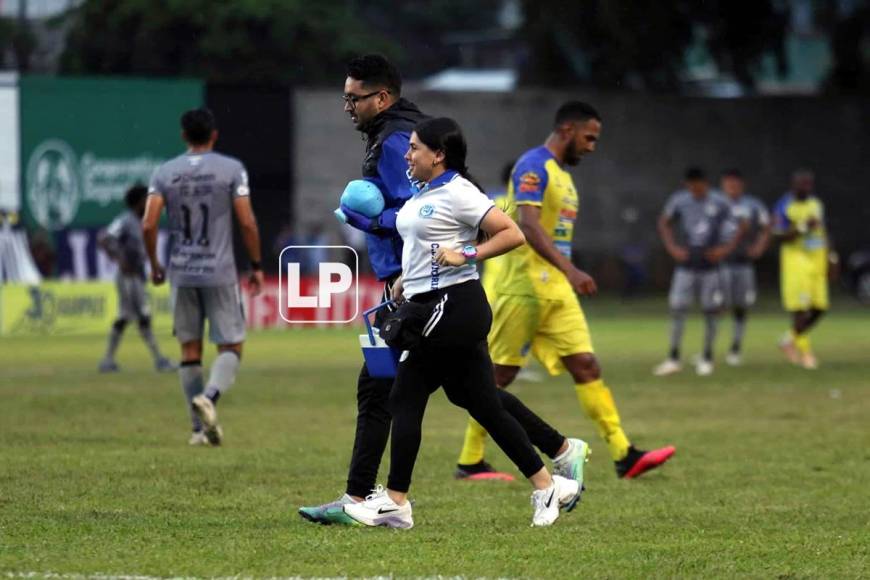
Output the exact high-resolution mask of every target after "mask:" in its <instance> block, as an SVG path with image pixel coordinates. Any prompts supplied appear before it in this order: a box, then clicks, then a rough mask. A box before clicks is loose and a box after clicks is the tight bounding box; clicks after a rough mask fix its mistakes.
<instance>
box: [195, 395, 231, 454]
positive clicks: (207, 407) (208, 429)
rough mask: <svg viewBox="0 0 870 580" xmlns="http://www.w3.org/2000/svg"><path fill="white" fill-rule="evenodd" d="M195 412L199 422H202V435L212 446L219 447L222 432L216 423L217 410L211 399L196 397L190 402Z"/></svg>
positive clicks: (222, 435)
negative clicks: (203, 434)
mask: <svg viewBox="0 0 870 580" xmlns="http://www.w3.org/2000/svg"><path fill="white" fill-rule="evenodd" d="M190 403H191V405H193V410H194V411H196V414H197V416H198V417H199V420H200V421H202V426H203V430H202V431H203V433H205V436H206V438H207V439H208V442H209V443H211V444H212V445H220V444H221V440H223V437H224V432H223V430H222V429H221V426H220V425H218V422H217V409H216V408H215V406H214V403H212V401H211V399H209V398H208V397H206V396H205V395H197V396H195V397H194V398H193V400H192V401H191V402H190Z"/></svg>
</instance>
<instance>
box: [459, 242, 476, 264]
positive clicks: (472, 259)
mask: <svg viewBox="0 0 870 580" xmlns="http://www.w3.org/2000/svg"><path fill="white" fill-rule="evenodd" d="M460 253H461V254H462V255H463V256H465V263H466V264H471V265H472V266H473V265H474V264H476V263H477V248H475V247H474V246H472V245H471V244H468V245H466V246H465V247H464V248H462V251H461V252H460Z"/></svg>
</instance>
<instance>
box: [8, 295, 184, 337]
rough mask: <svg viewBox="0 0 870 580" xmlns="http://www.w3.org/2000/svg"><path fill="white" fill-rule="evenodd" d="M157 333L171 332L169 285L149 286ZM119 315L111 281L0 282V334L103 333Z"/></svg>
mask: <svg viewBox="0 0 870 580" xmlns="http://www.w3.org/2000/svg"><path fill="white" fill-rule="evenodd" d="M148 296H149V304H150V306H151V321H152V326H153V328H154V330H155V332H158V333H160V332H166V333H168V332H171V330H172V309H171V301H170V290H169V285H168V284H164V285H162V286H151V285H149V286H148ZM117 315H118V292H117V291H116V289H115V285H114V284H113V283H111V282H44V283H42V284H37V285H33V286H28V285H24V284H3V285H0V336H22V335H27V336H33V335H76V334H102V333H105V332H108V329H109V327H110V326H111V325H112V322H113V321H114V320H115V318H116V317H117Z"/></svg>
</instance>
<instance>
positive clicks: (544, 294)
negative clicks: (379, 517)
mask: <svg viewBox="0 0 870 580" xmlns="http://www.w3.org/2000/svg"><path fill="white" fill-rule="evenodd" d="M600 133H601V116H600V115H599V114H598V113H597V112H596V111H595V109H593V108H592V107H591V106H590V105H588V104H586V103H582V102H579V101H574V102H569V103H565V104H564V105H562V107H560V108H559V110H558V112H557V113H556V119H555V123H554V125H553V131H552V132H551V133H550V136H549V137H548V138H547V140H546V142H545V143H544V145H542V146H540V147H535V148H534V149H531V150H529V151H527V152H526V153H525V154H523V155H522V156H521V157H520V159H519V160H518V161H517V163H516V165H515V167H514V169H513V173H512V175H511V180H510V183H509V185H508V207H509V208H511V209H512V213H511V217H513V218H514V220H516V221H517V223H518V224H519V226H520V229H521V230H522V231H523V234H525V237H526V242H527V243H526V244H525V245H523V246H521V247H519V248H517V249H516V250H514V251H512V252H510V253H508V254H505V255H503V256H501V259H502V266H501V267H502V268H503V270H502V272H501V273H500V275H499V276H498V279H497V280H496V281H495V288H494V291H493V294H492V296H490V298H489V300H490V303H491V304H492V310H493V323H492V330H491V331H490V333H489V347H490V354H491V356H492V361H493V363H494V367H495V380H496V384H497V385H498V386H499V387H500V388H502V389H504V388H506V387H507V386H508V385H510V384H511V383H512V382H513V381H514V379H515V378H516V376H517V373H519V371H520V369H521V368H522V367H524V366H525V365H526V364H527V363H528V362H529V357H530V355H532V354H533V355H534V356H535V357H536V358H537V359H538V360H539V361H540V362H541V363H542V364H543V366H544V367H545V368H546V369H547V370H548V371H549V372H550V373H551V374H553V375H556V374H559V373H561V372H562V370H563V367H564V368H567V369H568V372H569V373H571V376H572V378H573V380H574V385H575V390H576V393H577V398H578V399H579V401H580V406H581V407H582V408H583V410H584V411H585V412H586V415H587V416H588V417H589V418H590V419H592V420H593V421H594V422H595V424H596V426H597V428H598V433H599V435H601V437H602V438H603V439H604V440H605V441H606V442H607V446H608V448H609V450H610V456H611V458H612V459H613V461H614V463H615V467H616V473H617V476H619V477H625V478H633V477H637V476H639V475H641V474H643V473H644V472H646V471H648V470H650V469H653V468H655V467H658V466H659V465H661V464H662V463H664V462H665V461H667V460H668V459H669V458H670V457H671V455H673V453H674V451H675V449H674V448H673V447H665V448H662V449H657V450H655V451H650V452H647V451H641V450H639V449H636V448H635V447H634V446H633V445H632V444H631V443H630V442H629V440H628V437H627V436H626V435H625V433H624V432H623V430H622V425H621V422H620V418H619V413H618V411H617V409H616V405H615V403H614V402H613V396H612V395H611V393H610V389H609V388H608V387H607V386H606V385H605V384H604V380H603V379H602V378H601V367H600V365H599V364H598V359H597V358H596V357H595V354H594V353H593V349H592V339H591V337H590V333H589V328H588V326H587V325H586V318H585V316H584V314H583V310H582V308H581V307H580V303H579V301H578V299H577V294H581V295H590V294H594V293H595V291H596V285H595V281H594V280H593V279H592V278H591V277H590V276H589V275H588V274H586V273H585V272H583V271H581V270H579V269H577V267H576V266H574V264H573V263H572V262H571V241H572V238H573V234H574V222H575V221H576V219H577V209H578V197H577V190H576V189H575V188H574V180H573V179H572V177H571V174H570V173H568V171H567V170H566V169H565V167H566V166H572V165H577V164H578V163H580V160H581V159H582V157H583V156H584V155H586V154H589V153H592V152H593V151H595V147H596V145H597V143H598V138H599V135H600ZM485 438H486V431H485V430H484V429H483V427H481V426H480V424H479V423H477V422H476V421H474V419H469V425H468V427H467V429H466V434H465V442H464V445H463V448H462V453H461V455H460V457H459V464H458V466H457V476H459V477H461V476H462V475H463V474H465V477H473V476H474V475H475V474H476V473H477V472H478V471H479V470H481V469H485V468H487V467H488V466H487V464H486V462H485V461H484V445H485Z"/></svg>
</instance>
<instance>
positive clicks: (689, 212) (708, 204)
mask: <svg viewBox="0 0 870 580" xmlns="http://www.w3.org/2000/svg"><path fill="white" fill-rule="evenodd" d="M728 219H731V206H730V205H729V204H728V202H727V201H726V200H725V198H724V197H723V196H722V195H720V194H718V193H714V192H711V191H710V184H709V182H708V181H707V177H706V175H705V174H704V172H703V170H701V169H699V168H697V167H692V168H689V169H688V170H687V171H686V175H685V189H684V190H681V191H678V192H676V193H674V194H673V195H671V197H670V198H669V199H668V201H667V204H665V208H664V210H663V211H662V215H661V216H660V217H659V222H658V229H659V235H660V236H661V239H662V242H663V243H664V245H665V249H666V250H667V251H668V253H669V254H670V255H671V257H673V258H674V260H675V261H676V262H677V265H676V269H675V270H674V275H673V278H672V279H671V290H670V294H669V296H668V302H669V306H670V308H671V347H670V353H669V355H668V358H667V359H666V360H665V361H664V362H662V363H661V364H660V365H658V366H657V367H656V368H655V369H654V370H653V374H655V375H656V376H665V375H670V374H673V373H676V372H679V371H680V370H682V365H681V364H680V344H681V342H682V339H683V329H684V327H685V321H686V315H687V314H688V309H689V307H691V306H692V304H693V303H694V302H695V300H696V299H697V300H698V301H699V302H700V303H701V310H702V312H703V313H704V349H703V352H702V354H701V356H700V357H698V359H697V360H696V362H695V371H696V372H697V373H698V375H701V376H706V375H709V374H711V373H712V372H713V344H714V342H715V341H716V330H717V328H716V327H717V324H718V317H719V313H720V311H721V309H722V306H723V304H724V294H723V292H722V284H721V276H720V273H719V262H721V261H722V259H723V258H725V256H727V255H728V254H730V253H731V252H732V251H733V250H734V248H736V247H737V244H739V243H740V239H741V237H742V235H743V230H744V228H745V224H744V223H743V222H742V221H741V222H740V223H739V225H738V229H737V231H736V233H735V235H734V236H733V238H732V239H731V240H729V241H727V242H723V241H722V240H721V238H720V233H721V229H722V225H723V224H724V223H725V221H726V220H728ZM673 225H676V226H677V227H676V230H677V236H675V235H674V228H673Z"/></svg>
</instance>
